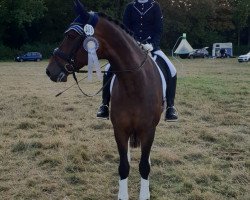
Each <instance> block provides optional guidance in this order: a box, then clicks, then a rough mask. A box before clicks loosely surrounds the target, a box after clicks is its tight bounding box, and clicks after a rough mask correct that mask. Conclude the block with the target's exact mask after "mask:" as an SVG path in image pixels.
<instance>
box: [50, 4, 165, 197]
mask: <svg viewBox="0 0 250 200" xmlns="http://www.w3.org/2000/svg"><path fill="white" fill-rule="evenodd" d="M74 8H75V10H76V12H77V14H78V15H79V16H78V17H77V18H76V19H75V20H74V22H73V23H72V24H71V25H70V26H69V29H67V31H66V32H65V36H64V39H63V41H62V42H61V44H60V46H59V47H58V48H57V49H56V50H55V51H54V53H53V55H52V57H51V58H50V61H49V64H48V66H47V68H46V74H47V75H48V76H49V78H50V79H51V80H52V81H54V82H66V81H67V77H68V75H70V74H73V75H74V73H75V72H77V71H78V70H79V69H80V68H82V67H83V66H85V65H87V64H88V52H87V51H86V50H85V49H86V48H83V45H82V44H83V43H84V41H85V40H89V38H90V36H91V38H92V39H93V38H95V39H94V40H95V41H94V40H93V41H92V40H91V39H90V40H91V42H92V43H90V44H93V43H97V44H96V45H97V46H98V49H97V50H96V54H97V56H98V59H106V60H108V61H109V63H110V64H111V66H112V69H113V71H112V72H113V73H114V74H115V76H116V77H115V79H114V81H113V88H112V94H111V108H110V119H111V122H112V125H113V129H114V136H115V141H116V143H117V148H118V152H119V156H120V162H119V167H118V171H119V176H120V179H119V191H118V199H119V200H127V199H128V198H129V195H128V176H129V170H130V159H129V158H128V154H129V148H130V147H139V146H140V148H141V157H140V163H139V172H140V175H141V181H140V194H139V199H140V200H146V199H150V191H149V173H150V151H151V147H152V144H153V141H154V137H155V131H156V126H157V125H158V123H159V121H160V118H161V113H162V112H163V103H164V101H163V96H164V95H163V91H162V84H163V83H162V80H161V77H160V72H159V70H158V68H157V66H156V64H155V62H154V61H153V59H152V58H151V57H150V56H149V55H148V52H146V51H144V50H142V48H141V47H140V45H138V43H137V42H136V40H135V39H134V38H133V37H132V35H131V34H130V32H129V30H128V29H126V27H125V26H124V25H122V24H121V23H118V22H117V21H116V20H113V19H111V18H110V17H108V16H106V15H105V14H103V13H96V12H87V11H86V9H85V7H84V6H83V4H82V3H81V2H80V1H79V0H75V1H74ZM90 46H91V45H90ZM94 46H95V44H94Z"/></svg>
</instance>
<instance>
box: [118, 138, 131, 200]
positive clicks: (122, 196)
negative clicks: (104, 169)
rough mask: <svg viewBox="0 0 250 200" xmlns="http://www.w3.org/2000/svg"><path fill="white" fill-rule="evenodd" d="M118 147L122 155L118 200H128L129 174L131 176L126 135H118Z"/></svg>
mask: <svg viewBox="0 0 250 200" xmlns="http://www.w3.org/2000/svg"><path fill="white" fill-rule="evenodd" d="M115 136H116V142H117V147H118V151H119V155H120V164H119V169H118V170H119V175H120V180H119V192H118V200H128V174H129V168H130V166H129V162H128V138H124V137H122V136H124V135H121V134H120V135H116V134H115Z"/></svg>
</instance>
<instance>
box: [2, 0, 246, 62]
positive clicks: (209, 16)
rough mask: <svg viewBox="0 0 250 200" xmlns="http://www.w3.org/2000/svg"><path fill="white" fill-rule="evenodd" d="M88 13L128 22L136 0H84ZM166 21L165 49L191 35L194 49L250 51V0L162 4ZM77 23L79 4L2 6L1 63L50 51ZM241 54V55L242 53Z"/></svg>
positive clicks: (55, 1) (48, 1) (15, 1)
mask: <svg viewBox="0 0 250 200" xmlns="http://www.w3.org/2000/svg"><path fill="white" fill-rule="evenodd" d="M82 2H83V3H84V5H85V6H86V8H87V10H89V11H90V10H93V11H97V12H104V13H106V14H108V15H110V16H111V17H113V18H116V19H119V20H122V15H123V11H124V8H125V6H126V4H127V3H129V2H130V0H113V1H110V0H98V1H95V0H82ZM158 2H159V3H160V5H161V8H162V13H163V17H164V33H163V37H162V48H164V49H172V47H173V46H174V43H175V42H176V40H177V38H178V37H179V36H181V35H182V33H187V39H188V41H189V42H190V44H191V45H192V46H193V47H194V48H200V47H204V46H211V45H212V44H213V43H215V42H232V43H233V44H234V47H235V48H236V47H241V48H239V49H240V50H242V51H247V50H249V48H250V2H249V0H199V1H197V0H158ZM74 18H75V14H74V11H73V0H72V1H71V0H70V1H69V0H0V59H1V57H8V56H10V55H11V56H12V54H14V53H17V52H20V51H24V50H29V49H30V50H33V49H34V50H35V49H38V50H42V51H43V54H46V55H49V52H48V51H49V49H50V50H51V48H52V47H53V46H56V45H57V44H58V43H59V42H60V41H61V40H62V38H63V32H64V30H65V29H66V28H67V26H68V25H69V24H70V23H71V22H72V20H73V19H74ZM239 53H241V52H239Z"/></svg>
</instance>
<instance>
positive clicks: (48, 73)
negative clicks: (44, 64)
mask: <svg viewBox="0 0 250 200" xmlns="http://www.w3.org/2000/svg"><path fill="white" fill-rule="evenodd" d="M46 74H47V75H48V77H50V72H49V70H48V69H46Z"/></svg>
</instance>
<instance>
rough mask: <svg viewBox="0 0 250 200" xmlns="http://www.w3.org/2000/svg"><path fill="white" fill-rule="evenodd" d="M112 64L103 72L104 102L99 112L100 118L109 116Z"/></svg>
mask: <svg viewBox="0 0 250 200" xmlns="http://www.w3.org/2000/svg"><path fill="white" fill-rule="evenodd" d="M110 68H111V67H110V64H107V66H106V67H105V69H106V72H105V73H104V74H103V90H102V104H101V106H100V108H99V110H98V112H97V117H98V118H103V119H108V118H109V102H110V83H111V77H112V76H113V73H112V72H110V71H111V70H110Z"/></svg>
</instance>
